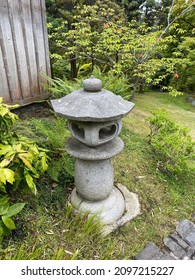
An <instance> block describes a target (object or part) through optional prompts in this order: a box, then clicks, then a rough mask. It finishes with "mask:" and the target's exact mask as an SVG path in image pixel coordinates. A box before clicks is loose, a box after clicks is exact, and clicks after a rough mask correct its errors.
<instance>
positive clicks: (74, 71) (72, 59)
mask: <svg viewBox="0 0 195 280" xmlns="http://www.w3.org/2000/svg"><path fill="white" fill-rule="evenodd" d="M70 66H71V79H72V80H74V79H76V78H77V60H76V55H75V54H72V55H71V56H70Z"/></svg>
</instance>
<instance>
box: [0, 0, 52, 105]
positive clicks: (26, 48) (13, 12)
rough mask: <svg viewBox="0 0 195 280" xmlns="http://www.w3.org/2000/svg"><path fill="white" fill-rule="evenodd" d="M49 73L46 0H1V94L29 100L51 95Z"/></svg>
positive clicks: (6, 99)
mask: <svg viewBox="0 0 195 280" xmlns="http://www.w3.org/2000/svg"><path fill="white" fill-rule="evenodd" d="M42 74H45V75H47V76H50V62H49V48H48V36H47V28H46V11H45V0H0V96H3V100H4V102H6V103H14V104H15V103H18V104H20V105H25V104H29V103H31V102H34V101H37V100H39V99H44V98H45V97H47V96H48V93H47V92H44V89H43V87H42V84H43V83H46V79H45V78H43V75H42Z"/></svg>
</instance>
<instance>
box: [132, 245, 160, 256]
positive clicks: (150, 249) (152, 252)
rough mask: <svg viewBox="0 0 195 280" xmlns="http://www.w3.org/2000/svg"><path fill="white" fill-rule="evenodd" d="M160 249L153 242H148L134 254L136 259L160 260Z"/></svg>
mask: <svg viewBox="0 0 195 280" xmlns="http://www.w3.org/2000/svg"><path fill="white" fill-rule="evenodd" d="M162 257H163V253H162V251H161V250H160V249H159V247H157V246H156V245H155V244H154V243H153V242H149V243H148V244H147V245H146V246H145V248H144V249H143V250H142V251H141V252H140V253H139V254H137V255H136V256H135V259H136V260H160V259H161V258H162Z"/></svg>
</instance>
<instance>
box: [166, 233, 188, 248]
mask: <svg viewBox="0 0 195 280" xmlns="http://www.w3.org/2000/svg"><path fill="white" fill-rule="evenodd" d="M170 238H171V239H173V241H175V242H177V243H178V245H179V246H181V247H182V248H183V249H187V248H188V246H189V245H188V244H187V243H186V242H185V241H184V240H183V239H181V238H180V237H179V236H178V235H177V234H171V235H170Z"/></svg>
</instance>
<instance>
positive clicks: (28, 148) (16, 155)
mask: <svg viewBox="0 0 195 280" xmlns="http://www.w3.org/2000/svg"><path fill="white" fill-rule="evenodd" d="M9 108H10V106H9V105H6V104H3V103H2V98H0V192H2V193H7V192H8V193H10V192H11V190H16V189H18V187H19V186H20V187H21V188H22V187H23V188H25V189H27V190H30V191H32V192H33V193H34V194H36V192H37V190H36V185H35V181H36V179H37V178H39V177H40V174H41V173H43V172H45V171H46V170H47V168H48V165H47V155H46V150H44V149H42V148H40V147H39V146H38V145H37V144H36V143H35V142H34V141H31V140H30V139H28V138H27V137H23V136H20V135H18V134H17V133H16V132H14V131H12V128H13V125H14V123H15V121H16V120H17V119H18V117H17V116H16V115H15V114H14V113H12V112H10V110H9Z"/></svg>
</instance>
